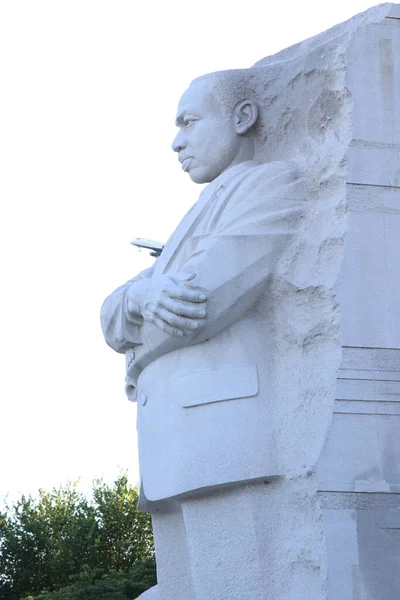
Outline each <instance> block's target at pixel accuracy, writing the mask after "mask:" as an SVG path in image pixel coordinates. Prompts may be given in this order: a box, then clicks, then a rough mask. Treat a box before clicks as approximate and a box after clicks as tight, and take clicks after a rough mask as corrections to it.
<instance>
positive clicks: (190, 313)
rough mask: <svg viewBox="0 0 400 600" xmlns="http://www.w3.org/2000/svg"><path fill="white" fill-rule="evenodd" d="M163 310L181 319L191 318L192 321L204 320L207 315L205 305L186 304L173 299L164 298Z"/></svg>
mask: <svg viewBox="0 0 400 600" xmlns="http://www.w3.org/2000/svg"><path fill="white" fill-rule="evenodd" d="M163 305H164V308H166V309H168V310H169V311H170V312H172V313H175V314H176V315H179V316H181V317H191V318H193V319H204V317H205V316H206V314H207V311H206V304H205V303H202V304H199V303H198V302H196V303H193V302H190V303H186V302H180V301H179V300H175V299H174V298H169V297H166V298H164V301H163Z"/></svg>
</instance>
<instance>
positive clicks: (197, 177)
mask: <svg viewBox="0 0 400 600" xmlns="http://www.w3.org/2000/svg"><path fill="white" fill-rule="evenodd" d="M189 177H190V179H191V180H192V181H193V182H194V183H210V182H211V181H213V180H214V179H215V178H216V177H217V175H214V174H211V173H207V172H206V171H203V170H202V169H198V168H197V169H196V168H193V169H190V171H189Z"/></svg>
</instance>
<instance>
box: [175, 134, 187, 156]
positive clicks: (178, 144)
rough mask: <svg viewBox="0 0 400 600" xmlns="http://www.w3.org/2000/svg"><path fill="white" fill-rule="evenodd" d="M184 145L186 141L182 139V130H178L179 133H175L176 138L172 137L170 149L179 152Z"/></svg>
mask: <svg viewBox="0 0 400 600" xmlns="http://www.w3.org/2000/svg"><path fill="white" fill-rule="evenodd" d="M185 147H186V142H185V140H184V139H183V136H182V132H181V131H179V133H178V134H177V136H176V138H175V139H174V141H173V142H172V150H173V151H174V152H180V151H181V150H183V149H184V148H185Z"/></svg>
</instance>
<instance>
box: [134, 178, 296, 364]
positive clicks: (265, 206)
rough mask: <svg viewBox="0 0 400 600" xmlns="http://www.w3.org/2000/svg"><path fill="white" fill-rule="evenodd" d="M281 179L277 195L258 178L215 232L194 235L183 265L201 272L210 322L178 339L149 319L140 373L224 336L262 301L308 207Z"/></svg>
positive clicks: (198, 285) (198, 279) (195, 284)
mask: <svg viewBox="0 0 400 600" xmlns="http://www.w3.org/2000/svg"><path fill="white" fill-rule="evenodd" d="M280 183H281V186H280V188H279V190H278V191H277V190H275V192H274V193H272V192H271V188H270V187H269V186H267V187H265V185H263V182H262V181H261V182H260V184H259V185H254V182H253V185H252V186H251V190H247V193H242V194H241V195H240V196H239V198H234V197H232V199H231V201H230V202H229V204H227V205H226V207H225V209H224V212H223V218H221V221H220V224H219V225H218V226H217V227H216V229H215V231H213V232H212V234H210V235H203V236H194V237H192V238H191V239H190V241H189V244H190V245H191V247H192V252H191V253H190V256H189V258H188V259H187V261H186V262H185V264H184V265H183V266H181V267H180V268H181V269H184V270H187V271H191V272H193V273H194V274H195V278H194V279H193V280H192V281H190V282H189V283H188V285H189V286H190V287H191V288H192V289H195V290H198V291H200V292H203V293H205V295H206V296H207V317H206V319H205V320H204V325H203V326H201V327H199V328H198V330H195V331H192V332H189V333H188V334H187V335H185V336H183V337H181V338H176V337H174V336H171V335H168V334H166V333H165V332H163V331H161V330H160V329H159V328H157V327H155V326H154V325H152V324H151V323H144V324H143V327H142V342H143V345H142V346H141V347H140V348H138V352H136V361H135V365H134V368H135V371H136V372H138V371H141V370H142V369H143V368H144V367H145V366H147V365H148V364H149V363H150V362H152V361H153V360H155V359H156V358H158V357H159V356H162V355H163V354H166V353H167V352H170V351H172V350H175V349H178V348H182V347H185V346H188V345H192V344H197V343H199V342H202V341H205V340H207V339H209V338H211V337H214V336H216V335H218V334H219V333H220V332H221V331H223V330H224V329H226V328H227V327H229V326H230V325H231V324H232V323H234V322H235V321H237V320H238V319H240V318H242V317H243V315H245V314H246V313H247V312H248V311H249V310H250V309H251V308H252V306H254V304H255V303H256V302H257V301H258V299H259V298H260V295H261V293H262V291H263V289H264V288H265V285H266V284H267V281H268V279H269V277H270V276H271V274H272V273H273V272H274V270H275V268H276V266H277V263H278V261H279V260H280V259H281V256H282V253H283V252H284V250H285V248H286V247H287V245H288V244H289V243H290V242H291V240H292V239H293V235H294V234H295V232H296V230H297V227H298V223H299V221H300V220H301V218H302V216H303V211H304V201H302V200H296V199H293V187H292V188H291V184H290V182H286V184H285V185H282V182H280ZM235 200H236V201H235Z"/></svg>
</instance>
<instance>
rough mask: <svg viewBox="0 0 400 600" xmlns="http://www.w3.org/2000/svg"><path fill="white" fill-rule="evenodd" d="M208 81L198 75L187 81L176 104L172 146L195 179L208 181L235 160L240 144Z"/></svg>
mask: <svg viewBox="0 0 400 600" xmlns="http://www.w3.org/2000/svg"><path fill="white" fill-rule="evenodd" d="M211 92H212V89H211V87H210V82H209V81H207V79H201V80H199V81H195V82H194V83H192V84H191V86H190V87H189V89H187V90H186V92H185V93H184V94H183V96H182V98H181V99H180V102H179V106H178V114H177V117H176V125H177V127H179V133H178V135H177V136H176V138H175V139H174V141H173V143H172V149H173V150H174V151H175V152H178V153H179V161H180V162H181V164H182V168H183V170H184V171H185V172H187V173H189V175H190V178H191V179H192V181H194V182H195V183H208V182H210V181H213V179H215V178H216V177H218V175H220V174H221V173H222V172H223V171H225V170H226V169H227V168H228V167H230V166H231V165H233V164H236V162H237V159H238V154H239V149H240V144H241V138H240V136H239V135H238V134H237V132H236V129H235V125H234V121H233V118H227V117H226V116H224V115H223V113H222V110H221V107H220V105H219V104H218V102H217V101H216V100H215V99H214V98H213V96H212V93H211Z"/></svg>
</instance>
